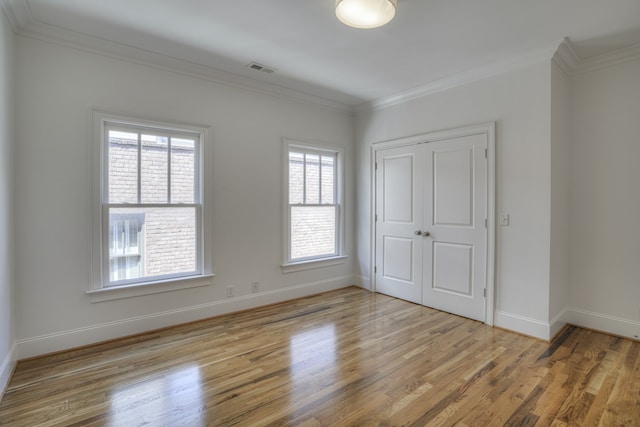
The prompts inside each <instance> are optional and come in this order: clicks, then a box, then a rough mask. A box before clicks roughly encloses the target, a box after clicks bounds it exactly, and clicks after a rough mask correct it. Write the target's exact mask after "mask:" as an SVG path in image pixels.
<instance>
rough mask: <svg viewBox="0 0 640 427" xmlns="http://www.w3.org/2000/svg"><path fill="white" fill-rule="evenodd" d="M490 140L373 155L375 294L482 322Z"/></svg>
mask: <svg viewBox="0 0 640 427" xmlns="http://www.w3.org/2000/svg"><path fill="white" fill-rule="evenodd" d="M486 153H487V135H486V134H476V135H466V136H458V137H451V138H447V139H441V140H437V141H432V142H425V143H419V144H414V145H408V146H401V147H397V148H389V149H384V150H377V151H376V155H375V157H376V160H375V161H376V175H375V181H376V191H375V193H376V194H375V195H376V202H375V204H376V212H375V213H376V219H375V221H376V230H375V236H376V242H375V270H374V271H375V289H376V291H377V292H380V293H384V294H387V295H391V296H394V297H397V298H402V299H405V300H408V301H412V302H415V303H418V304H422V305H425V306H428V307H433V308H436V309H439V310H443V311H446V312H449V313H453V314H458V315H461V316H464V317H468V318H471V319H475V320H479V321H482V322H484V321H485V314H486V304H485V293H486V289H485V287H486V281H487V278H486V269H487V228H486V219H487V159H486Z"/></svg>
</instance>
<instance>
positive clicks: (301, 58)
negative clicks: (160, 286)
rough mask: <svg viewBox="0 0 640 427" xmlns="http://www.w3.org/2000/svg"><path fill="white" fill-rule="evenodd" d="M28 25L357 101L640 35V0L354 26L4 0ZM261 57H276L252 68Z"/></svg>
mask: <svg viewBox="0 0 640 427" xmlns="http://www.w3.org/2000/svg"><path fill="white" fill-rule="evenodd" d="M0 1H3V2H5V4H4V5H5V6H6V7H9V8H11V9H12V10H13V13H14V15H20V16H22V17H23V18H22V19H21V20H20V21H21V22H20V23H19V25H20V26H21V27H22V29H26V30H28V29H29V28H32V27H34V26H40V27H42V26H46V27H49V28H56V29H64V30H70V31H73V32H74V33H80V34H83V35H89V36H93V37H96V38H99V39H103V40H109V41H113V42H116V43H119V44H124V45H127V46H132V47H137V48H141V49H144V50H146V51H148V52H155V53H160V54H163V55H168V56H170V57H173V58H178V59H181V60H186V61H189V62H190V63H195V64H200V65H203V66H207V67H211V68H214V69H216V70H222V71H226V72H230V73H233V74H237V75H241V76H244V77H249V78H252V79H256V80H261V81H264V82H268V83H271V84H274V85H278V86H284V87H287V88H290V89H295V90H298V91H302V92H306V93H309V94H312V95H317V96H321V97H324V98H327V99H330V100H332V101H336V102H339V103H342V104H346V105H350V106H356V105H359V104H362V103H364V102H367V101H372V100H378V99H383V98H385V97H389V96H392V95H394V94H398V93H401V92H404V91H407V90H411V89H413V88H416V87H421V86H424V85H428V84H430V83H433V82H434V81H438V80H441V79H444V78H447V77H449V76H452V75H456V74H459V73H465V72H469V71H472V70H474V69H480V68H482V67H487V66H488V65H490V64H492V63H498V62H504V61H508V60H510V59H512V58H517V57H519V56H522V55H524V54H527V53H530V52H535V51H540V50H544V49H546V50H548V49H552V48H554V47H555V46H557V45H558V44H559V42H560V41H562V40H563V39H564V38H565V37H566V38H568V39H569V41H570V42H571V46H572V47H573V49H574V51H575V52H576V54H577V55H578V57H580V58H583V59H585V58H590V57H594V56H597V55H601V54H603V53H606V52H609V51H612V50H615V49H620V48H626V47H629V46H634V45H638V44H640V0H399V1H398V11H397V14H396V17H395V19H394V20H393V21H392V22H391V23H390V24H388V25H386V26H384V27H381V28H377V29H370V30H358V29H353V28H349V27H346V26H344V25H343V24H341V23H340V22H339V21H338V20H337V19H336V18H335V14H334V5H335V0H228V1H223V0H0ZM252 61H255V62H258V63H261V64H265V65H268V66H270V67H273V68H276V69H277V70H278V71H277V72H276V73H273V74H265V73H261V72H258V71H255V70H251V69H249V68H247V67H246V65H247V64H248V63H250V62H252Z"/></svg>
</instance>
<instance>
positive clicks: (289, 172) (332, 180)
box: [285, 142, 343, 266]
mask: <svg viewBox="0 0 640 427" xmlns="http://www.w3.org/2000/svg"><path fill="white" fill-rule="evenodd" d="M286 151H287V154H286V162H285V163H286V177H287V179H286V182H285V186H286V200H287V201H286V227H287V243H286V250H285V252H286V254H285V266H286V265H291V264H300V263H310V262H314V261H321V260H327V259H335V258H337V257H341V256H342V230H343V209H342V187H341V185H342V150H341V149H340V148H338V147H327V146H320V145H307V144H301V143H293V142H287V143H286Z"/></svg>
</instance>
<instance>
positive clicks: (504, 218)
mask: <svg viewBox="0 0 640 427" xmlns="http://www.w3.org/2000/svg"><path fill="white" fill-rule="evenodd" d="M500 225H501V226H503V227H507V226H508V225H509V214H508V213H501V214H500Z"/></svg>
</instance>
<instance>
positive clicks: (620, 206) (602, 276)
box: [568, 59, 640, 337]
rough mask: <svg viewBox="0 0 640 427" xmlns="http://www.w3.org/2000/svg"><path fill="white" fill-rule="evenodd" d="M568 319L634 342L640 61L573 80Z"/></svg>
mask: <svg viewBox="0 0 640 427" xmlns="http://www.w3.org/2000/svg"><path fill="white" fill-rule="evenodd" d="M571 90H572V103H571V108H572V133H573V135H572V139H573V141H572V148H571V158H572V162H573V164H572V172H571V185H572V202H571V263H570V265H571V288H570V304H571V310H570V313H569V316H568V320H569V321H572V322H575V323H578V324H581V325H584V326H587V327H591V328H594V329H599V330H604V331H607V332H611V333H615V334H620V335H625V336H629V337H634V336H635V337H638V336H640V250H639V243H640V226H639V225H638V220H639V219H640V191H639V189H638V186H639V184H640V61H639V60H637V59H636V60H635V61H631V62H626V63H623V64H619V65H615V66H612V67H608V68H605V69H601V70H597V71H592V72H589V73H585V74H579V75H576V76H574V77H573V81H572V88H571Z"/></svg>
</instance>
